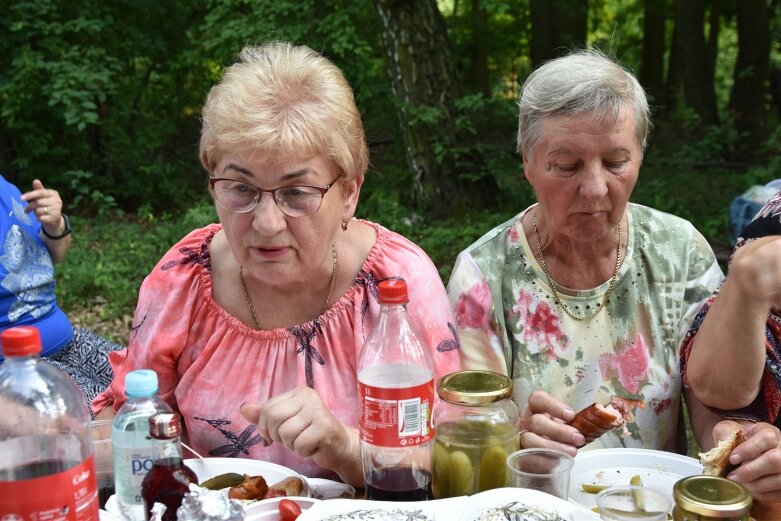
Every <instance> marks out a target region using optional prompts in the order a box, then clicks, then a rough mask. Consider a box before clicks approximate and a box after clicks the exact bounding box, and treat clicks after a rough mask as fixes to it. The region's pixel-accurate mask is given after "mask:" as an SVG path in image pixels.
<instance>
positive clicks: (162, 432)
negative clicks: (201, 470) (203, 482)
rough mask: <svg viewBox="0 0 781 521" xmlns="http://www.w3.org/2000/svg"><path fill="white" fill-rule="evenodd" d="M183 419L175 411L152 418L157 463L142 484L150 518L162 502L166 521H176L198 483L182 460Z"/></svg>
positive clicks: (150, 424) (142, 492)
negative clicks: (156, 504)
mask: <svg viewBox="0 0 781 521" xmlns="http://www.w3.org/2000/svg"><path fill="white" fill-rule="evenodd" d="M180 418H181V417H180V416H179V414H177V413H175V412H173V413H171V412H161V413H157V414H155V415H153V416H151V417H150V418H149V435H150V436H151V437H152V439H153V440H154V445H153V446H152V460H153V464H152V469H151V470H150V471H149V472H148V473H147V475H146V476H145V477H144V481H142V482H141V497H142V499H143V501H144V511H145V512H146V518H147V519H150V517H151V516H152V507H153V506H154V504H155V503H161V504H163V505H165V512H164V513H163V517H162V521H176V511H177V510H178V508H179V507H180V506H181V504H182V498H184V495H185V494H186V493H187V492H189V491H190V483H198V478H197V477H196V475H195V472H193V471H192V470H191V469H190V467H188V466H187V465H185V464H184V461H183V460H182V444H181V442H180V440H179V437H180V436H181V433H182V423H181V420H180Z"/></svg>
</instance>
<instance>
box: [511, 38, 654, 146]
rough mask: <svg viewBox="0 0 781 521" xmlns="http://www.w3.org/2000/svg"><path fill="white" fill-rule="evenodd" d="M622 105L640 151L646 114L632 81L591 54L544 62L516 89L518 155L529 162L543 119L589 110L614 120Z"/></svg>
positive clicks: (596, 53) (641, 95) (606, 60)
mask: <svg viewBox="0 0 781 521" xmlns="http://www.w3.org/2000/svg"><path fill="white" fill-rule="evenodd" d="M624 104H626V105H628V106H629V108H631V109H632V112H633V114H634V118H635V137H636V139H637V144H638V145H640V149H641V151H642V150H645V145H646V142H647V140H648V134H649V132H650V130H651V126H652V124H651V111H650V109H649V108H648V100H647V99H646V96H645V91H644V90H643V87H642V86H641V85H640V82H638V81H637V78H635V76H634V75H633V74H632V73H631V72H629V71H628V70H626V69H624V68H623V67H622V66H621V65H619V64H618V63H616V62H614V61H613V60H611V59H610V58H608V57H607V56H605V55H604V54H602V53H601V52H599V51H597V50H583V51H576V52H573V53H572V54H569V55H567V56H564V57H561V58H556V59H554V60H551V61H549V62H546V63H545V64H543V65H542V66H541V67H539V68H538V69H537V70H535V71H534V72H533V73H532V74H531V75H530V76H529V78H528V79H527V80H526V82H525V83H524V85H523V88H522V89H521V98H520V100H519V101H518V105H519V107H520V108H519V114H518V152H519V153H520V154H521V156H522V157H523V158H524V159H530V158H531V156H532V154H533V153H534V148H535V147H536V146H537V144H538V143H539V141H540V139H542V123H543V121H544V120H545V118H549V117H558V116H575V115H577V114H581V113H583V112H593V113H594V118H595V119H596V120H599V119H602V118H605V117H610V118H612V120H613V121H615V120H616V119H617V118H618V115H619V113H620V112H621V108H622V107H623V106H624Z"/></svg>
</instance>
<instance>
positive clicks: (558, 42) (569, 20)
mask: <svg viewBox="0 0 781 521" xmlns="http://www.w3.org/2000/svg"><path fill="white" fill-rule="evenodd" d="M529 7H530V12H531V22H532V31H531V32H532V37H531V58H532V65H533V66H534V67H537V66H539V65H540V64H541V63H542V62H544V61H545V60H549V59H551V58H556V57H557V56H561V55H563V54H566V53H567V52H568V50H569V49H571V48H572V47H577V48H583V47H585V45H586V35H587V33H588V0H556V1H551V0H531V1H530V3H529Z"/></svg>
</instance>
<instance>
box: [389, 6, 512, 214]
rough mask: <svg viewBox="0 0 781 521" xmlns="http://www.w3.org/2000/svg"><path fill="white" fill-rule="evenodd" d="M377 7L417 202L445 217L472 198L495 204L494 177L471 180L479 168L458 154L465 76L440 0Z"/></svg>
mask: <svg viewBox="0 0 781 521" xmlns="http://www.w3.org/2000/svg"><path fill="white" fill-rule="evenodd" d="M374 6H375V9H376V11H377V14H378V15H379V19H380V33H381V38H382V42H383V46H384V47H385V54H386V58H387V64H388V72H389V73H390V77H391V86H392V88H393V93H394V95H395V97H396V105H397V109H396V112H397V115H398V119H399V125H400V128H401V133H402V135H403V137H404V144H405V146H406V155H407V159H408V161H409V163H410V166H411V168H412V172H413V177H414V202H415V204H416V206H418V207H419V208H421V209H425V210H427V211H428V213H429V215H431V216H432V217H434V218H439V217H445V216H449V215H450V213H451V211H452V210H453V208H454V207H456V206H458V205H460V204H467V201H468V204H470V205H474V206H476V207H480V205H492V204H493V202H494V198H495V196H496V193H497V190H496V184H495V181H494V180H493V178H478V179H477V180H472V181H469V180H466V177H467V176H464V177H465V178H464V179H462V178H461V176H460V173H461V172H463V173H465V174H466V173H469V174H474V172H475V171H477V170H478V169H477V168H474V169H472V168H470V165H468V164H467V165H464V163H465V161H464V158H463V157H456V155H455V154H454V152H455V151H456V150H457V149H458V148H460V147H459V143H462V142H461V140H460V139H459V136H458V133H457V131H456V127H455V119H456V116H457V111H456V108H455V104H454V102H455V99H456V97H457V93H458V89H457V87H456V85H458V83H459V78H458V77H457V76H456V71H455V64H454V62H453V59H452V55H451V51H450V42H449V40H448V36H447V29H446V27H445V21H444V19H443V18H442V14H441V13H440V12H439V9H438V7H437V4H436V0H374ZM463 143H466V141H464V142H463ZM466 162H467V163H468V161H466ZM474 164H476V163H474ZM474 164H473V165H471V166H474ZM470 177H471V178H472V179H474V178H475V177H476V176H474V175H472V176H470Z"/></svg>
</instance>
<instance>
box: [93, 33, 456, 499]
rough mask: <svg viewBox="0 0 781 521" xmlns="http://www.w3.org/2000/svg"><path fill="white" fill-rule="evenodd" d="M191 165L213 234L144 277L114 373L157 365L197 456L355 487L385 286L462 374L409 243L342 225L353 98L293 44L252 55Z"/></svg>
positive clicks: (421, 261) (430, 271) (228, 76)
mask: <svg viewBox="0 0 781 521" xmlns="http://www.w3.org/2000/svg"><path fill="white" fill-rule="evenodd" d="M200 157H201V162H202V164H203V166H204V168H205V170H206V172H207V173H208V175H209V193H210V195H211V197H212V199H213V200H214V203H215V207H216V209H217V213H218V216H219V220H220V223H219V224H213V225H210V226H207V227H206V228H203V229H199V230H195V231H193V232H191V233H190V234H189V235H187V236H186V237H185V238H184V239H182V240H181V241H180V242H179V243H178V244H176V245H175V246H174V247H173V248H171V250H170V251H169V252H168V253H167V254H166V255H165V256H164V257H163V258H162V259H161V260H160V262H159V263H158V264H157V266H156V267H155V268H154V270H153V271H152V273H151V274H150V275H149V276H148V277H147V279H146V280H145V281H144V284H143V286H142V288H141V291H140V294H139V300H138V307H137V309H136V314H135V320H134V325H133V329H132V332H131V337H130V344H129V347H128V349H127V350H126V351H123V352H122V353H121V354H117V355H114V356H112V359H111V361H112V366H113V368H114V373H115V378H114V381H113V383H112V385H111V386H110V388H109V389H108V390H107V391H106V392H105V393H103V394H102V395H100V396H98V398H97V399H96V400H95V401H94V402H93V404H92V407H93V409H94V410H96V411H99V410H103V411H104V413H105V414H104V416H110V415H112V414H113V412H114V411H116V410H117V409H118V408H119V407H120V406H121V405H122V403H123V401H124V393H123V382H124V376H125V375H126V374H127V373H128V371H131V370H133V369H138V368H151V369H154V370H155V371H156V372H157V374H158V376H159V380H160V395H161V397H162V398H163V399H164V400H166V401H167V402H168V403H169V404H170V405H171V406H172V407H173V408H174V409H175V410H178V411H179V412H180V413H181V414H182V416H183V418H184V423H185V425H186V430H187V437H188V439H189V442H190V444H191V445H192V447H193V448H194V449H195V450H196V451H198V452H200V453H201V454H203V455H208V456H240V457H250V458H255V459H262V460H265V461H271V462H275V463H279V464H282V465H286V466H288V467H291V468H293V469H295V470H298V471H299V472H301V473H303V474H305V475H307V476H323V477H336V476H337V475H338V477H340V478H341V479H343V480H345V481H347V482H349V483H352V484H355V485H358V486H362V485H363V474H362V470H361V461H360V454H359V443H358V433H357V428H356V427H357V425H356V422H357V417H358V396H357V377H356V368H357V358H358V355H359V354H360V351H361V348H362V346H363V343H364V340H365V339H366V338H367V335H368V334H369V332H370V331H371V330H372V328H373V326H374V324H375V323H376V322H377V320H378V317H379V309H380V306H379V303H378V301H377V284H378V282H380V281H382V280H384V279H389V278H404V279H405V280H406V282H407V285H408V287H409V292H410V303H409V314H410V318H411V320H412V322H413V323H414V324H415V325H416V326H417V328H418V330H419V331H420V332H421V333H422V336H423V340H424V341H425V344H426V345H427V346H428V347H429V349H430V350H431V354H432V356H433V359H434V364H435V377H438V376H441V375H443V374H446V373H449V372H451V371H453V370H455V369H457V367H458V363H459V361H458V352H457V349H456V346H457V342H455V339H454V338H453V333H452V328H453V325H452V324H451V322H453V319H452V318H451V317H452V313H451V311H450V309H449V304H448V299H447V294H446V293H445V288H444V286H443V285H442V282H441V280H440V278H439V275H438V272H437V270H436V269H435V267H434V265H433V264H432V263H431V261H430V260H429V258H428V257H427V256H426V255H425V253H423V251H422V250H420V248H418V247H417V246H415V245H414V244H413V243H411V242H410V241H408V240H407V239H405V238H403V237H401V236H400V235H398V234H396V233H394V232H392V231H389V230H387V229H385V228H384V227H382V226H380V225H379V224H375V223H372V222H369V221H365V220H359V219H355V218H353V216H354V213H355V210H356V206H357V204H358V196H359V193H360V190H361V186H362V184H363V181H364V174H365V172H366V169H367V164H368V151H367V147H366V143H365V138H364V132H363V125H362V123H361V119H360V115H359V113H358V110H357V107H356V105H355V100H354V98H353V94H352V90H351V89H350V86H349V84H348V83H347V81H346V80H345V78H344V76H343V75H342V73H341V71H339V69H338V68H337V67H336V66H335V65H334V64H333V63H331V62H330V61H329V60H327V59H326V58H324V57H323V56H321V55H319V54H318V53H316V52H314V51H313V50H311V49H309V48H307V47H303V46H293V45H290V44H287V43H271V44H267V45H263V46H259V47H248V48H245V49H244V50H243V51H242V53H241V56H240V60H239V61H238V63H236V64H234V65H232V66H230V67H228V68H227V69H226V70H225V72H224V74H223V76H222V79H221V80H220V82H219V83H217V84H216V85H215V86H214V87H213V88H212V90H211V92H210V93H209V95H208V97H207V99H206V103H205V106H204V108H203V130H202V136H201V146H200Z"/></svg>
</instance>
